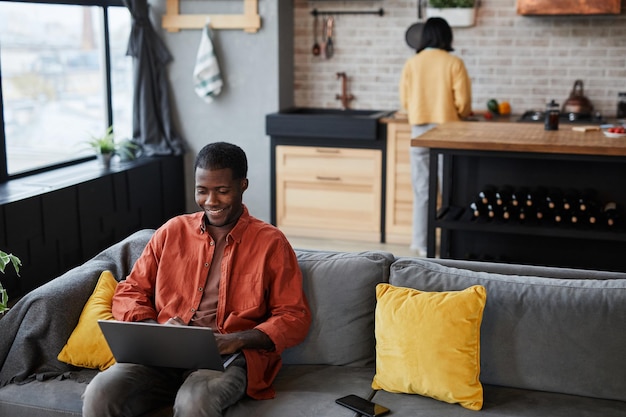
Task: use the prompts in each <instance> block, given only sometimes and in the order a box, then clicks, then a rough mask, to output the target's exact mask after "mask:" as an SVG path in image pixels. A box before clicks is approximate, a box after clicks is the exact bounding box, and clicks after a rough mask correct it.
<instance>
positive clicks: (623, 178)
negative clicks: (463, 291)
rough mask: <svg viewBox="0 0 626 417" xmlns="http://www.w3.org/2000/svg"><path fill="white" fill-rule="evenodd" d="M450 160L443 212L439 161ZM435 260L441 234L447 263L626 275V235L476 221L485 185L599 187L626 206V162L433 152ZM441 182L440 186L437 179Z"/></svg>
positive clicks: (600, 194) (604, 197) (431, 251)
mask: <svg viewBox="0 0 626 417" xmlns="http://www.w3.org/2000/svg"><path fill="white" fill-rule="evenodd" d="M438 155H443V156H444V178H443V190H442V194H441V205H440V206H439V207H437V206H436V200H437V199H436V192H437V191H436V190H437V187H436V178H437V176H436V174H435V173H436V172H437V165H438V164H437V156H438ZM430 160H431V161H434V163H432V162H431V175H430V178H431V192H430V193H431V195H430V209H429V247H428V255H429V256H431V257H432V256H435V250H436V240H435V237H436V234H437V231H439V232H440V247H439V250H440V256H441V257H442V258H455V259H478V260H487V261H501V262H513V263H524V264H535V265H550V266H559V267H576V268H591V269H601V270H616V271H626V257H625V256H623V253H626V229H625V228H624V225H623V224H622V225H617V226H616V227H613V228H606V227H601V226H597V227H596V226H593V227H592V226H589V225H586V226H582V225H571V224H570V225H555V224H550V223H548V222H544V223H536V222H524V223H520V222H515V221H509V222H505V221H497V220H493V221H485V220H482V221H480V220H476V219H473V218H472V216H471V213H470V212H469V207H470V203H471V202H472V201H473V200H474V199H475V198H476V196H477V194H478V192H479V190H481V189H482V188H483V187H484V186H485V185H488V184H489V185H494V186H496V187H502V186H504V185H511V186H513V187H529V188H531V189H534V188H536V187H540V186H541V187H548V188H558V189H562V190H566V189H577V190H584V189H588V188H591V189H594V190H595V191H596V192H597V198H598V200H600V201H604V202H606V201H615V202H617V203H618V205H621V206H626V157H622V156H592V155H571V154H547V153H531V152H506V151H474V150H457V149H431V159H430ZM433 178H434V181H433Z"/></svg>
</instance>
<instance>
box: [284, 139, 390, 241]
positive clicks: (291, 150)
mask: <svg viewBox="0 0 626 417" xmlns="http://www.w3.org/2000/svg"><path fill="white" fill-rule="evenodd" d="M381 201H382V152H381V151H380V150H376V149H347V148H330V147H309V146H277V147H276V225H277V226H278V227H279V228H280V229H281V230H282V231H283V232H284V233H285V234H287V235H293V236H305V237H322V238H334V239H348V240H360V241H369V242H380V240H381V211H382V210H381Z"/></svg>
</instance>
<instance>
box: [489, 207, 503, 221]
mask: <svg viewBox="0 0 626 417" xmlns="http://www.w3.org/2000/svg"><path fill="white" fill-rule="evenodd" d="M487 216H488V217H489V219H490V220H499V219H501V218H502V206H499V205H497V204H487Z"/></svg>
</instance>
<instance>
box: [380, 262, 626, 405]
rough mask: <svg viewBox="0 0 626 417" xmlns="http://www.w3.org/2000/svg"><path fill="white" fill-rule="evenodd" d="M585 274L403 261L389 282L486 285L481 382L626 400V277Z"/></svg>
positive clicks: (445, 287)
mask: <svg viewBox="0 0 626 417" xmlns="http://www.w3.org/2000/svg"><path fill="white" fill-rule="evenodd" d="M504 270H506V268H504V269H503V271H504ZM534 271H535V272H537V273H540V272H541V269H540V268H535V269H534ZM581 274H582V275H584V274H583V273H582V272H581V271H578V272H577V273H575V274H574V275H575V276H576V277H577V278H576V279H566V278H563V277H560V278H544V277H538V276H521V275H505V274H497V273H486V272H476V271H471V270H468V269H458V268H453V267H449V266H445V265H441V264H439V263H437V262H431V261H428V260H421V259H412V258H400V259H398V260H397V261H396V262H394V263H393V264H392V265H391V273H390V277H389V282H390V284H392V285H396V286H401V287H409V288H415V289H419V290H422V291H451V290H462V289H465V288H467V287H469V286H471V285H476V284H479V285H483V286H485V288H486V289H487V303H486V306H485V310H484V314H483V322H482V327H481V376H480V380H481V381H482V382H483V383H487V384H494V385H503V386H509V387H516V388H523V389H532V390H540V391H552V392H560V393H564V394H575V395H584V396H589V397H596V398H605V399H615V400H622V401H626V378H624V370H625V369H626V354H625V352H626V331H624V329H625V325H626V274H621V275H620V274H612V273H608V274H606V276H607V277H611V278H613V279H578V278H579V277H580V275H581ZM590 274H591V273H590ZM593 274H594V276H595V278H604V277H603V274H602V273H598V272H594V273H593ZM620 276H621V277H622V278H619V277H620Z"/></svg>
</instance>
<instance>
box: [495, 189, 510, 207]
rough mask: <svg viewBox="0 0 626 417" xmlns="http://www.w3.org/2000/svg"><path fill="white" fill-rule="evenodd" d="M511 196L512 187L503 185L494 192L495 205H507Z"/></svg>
mask: <svg viewBox="0 0 626 417" xmlns="http://www.w3.org/2000/svg"><path fill="white" fill-rule="evenodd" d="M512 195H513V187H511V186H510V185H504V186H502V187H501V188H499V189H498V190H497V191H496V204H497V205H499V206H505V205H509V204H510V203H511V196H512Z"/></svg>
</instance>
